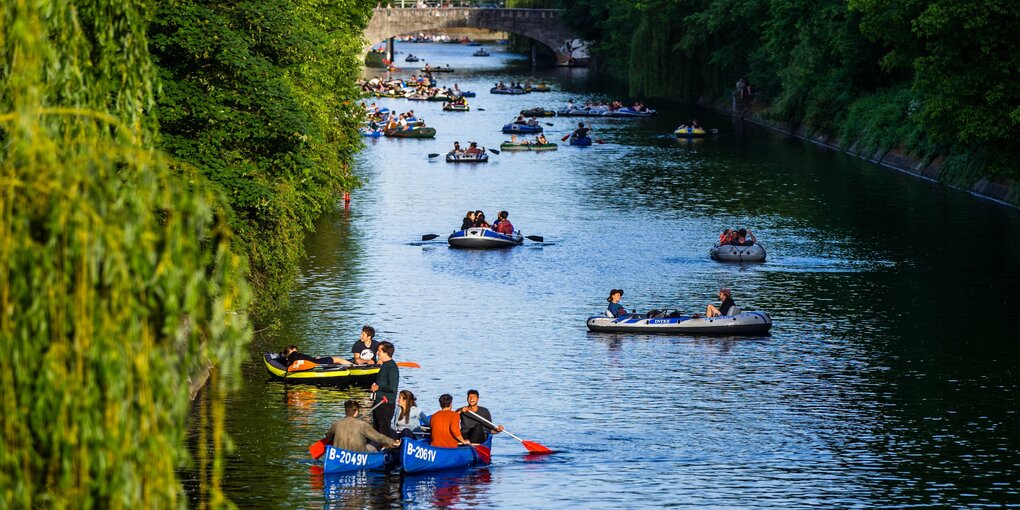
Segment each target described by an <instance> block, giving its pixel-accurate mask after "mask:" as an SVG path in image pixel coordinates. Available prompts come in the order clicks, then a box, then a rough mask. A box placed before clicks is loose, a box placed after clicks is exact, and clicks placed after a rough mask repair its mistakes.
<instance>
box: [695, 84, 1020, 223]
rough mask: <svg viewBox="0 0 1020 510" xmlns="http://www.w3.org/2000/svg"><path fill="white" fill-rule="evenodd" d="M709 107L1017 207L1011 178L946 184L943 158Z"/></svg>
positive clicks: (722, 106) (1019, 194) (730, 107)
mask: <svg viewBox="0 0 1020 510" xmlns="http://www.w3.org/2000/svg"><path fill="white" fill-rule="evenodd" d="M712 109H714V110H716V111H719V112H721V113H727V114H730V115H733V116H734V117H735V118H736V119H738V120H740V121H743V122H749V123H751V124H755V125H758V126H762V127H766V128H768V129H772V130H774V131H779V132H781V133H785V134H788V135H790V136H794V137H797V138H800V139H802V140H807V141H809V142H811V143H815V144H818V145H821V146H824V147H828V148H830V149H833V150H838V151H841V152H845V153H847V154H850V155H852V156H857V157H859V158H861V159H864V160H867V161H870V162H872V163H875V164H877V165H880V166H883V167H886V168H891V169H893V170H897V171H900V172H904V173H908V174H911V175H914V176H916V177H920V178H922V179H926V180H929V181H933V182H938V183H940V184H945V185H947V186H950V187H953V188H956V189H961V190H963V191H967V192H969V193H971V194H974V195H976V196H979V197H982V198H986V199H988V200H992V201H994V202H996V203H999V204H1002V205H1007V206H1011V207H1020V192H1015V191H1014V190H1017V189H1018V183H1016V182H1013V181H992V180H990V179H987V178H981V179H978V180H977V181H976V182H974V183H973V184H971V185H970V186H969V187H962V186H954V185H952V184H946V183H944V182H942V181H941V180H940V179H939V174H940V173H941V172H942V164H943V162H944V160H943V158H936V159H935V160H934V161H931V162H924V161H922V160H919V159H916V158H914V157H912V156H910V155H909V154H907V153H906V152H905V151H901V150H898V149H892V150H888V151H881V150H880V151H877V152H874V153H869V152H864V151H862V150H860V149H858V148H857V147H856V146H853V145H851V146H846V145H844V144H842V143H840V142H839V141H838V140H834V139H832V138H830V137H827V136H824V135H820V134H814V133H811V130H810V129H808V128H806V127H804V126H800V127H793V126H790V125H787V124H784V123H782V122H778V121H774V120H769V119H764V118H761V117H759V116H757V115H755V114H754V113H752V112H749V111H745V112H740V113H738V112H735V111H734V110H735V108H734V107H733V105H732V104H730V103H727V104H716V105H713V106H712Z"/></svg>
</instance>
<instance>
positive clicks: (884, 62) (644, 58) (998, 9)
mask: <svg viewBox="0 0 1020 510" xmlns="http://www.w3.org/2000/svg"><path fill="white" fill-rule="evenodd" d="M566 9H567V13H566V15H565V18H564V19H565V20H566V21H567V23H569V24H570V25H571V26H572V27H573V29H574V30H575V31H577V32H578V33H579V34H581V35H582V36H583V37H586V38H589V39H592V40H594V41H596V44H595V45H594V47H593V49H594V53H595V54H596V56H597V57H598V59H599V61H600V62H601V64H602V68H601V69H600V70H601V71H603V72H605V73H607V74H609V75H610V76H613V77H615V78H618V79H623V80H626V81H627V82H628V83H629V84H630V92H631V94H632V95H635V96H642V97H649V98H668V99H683V100H687V101H697V100H703V101H709V102H712V101H717V100H720V99H727V98H728V97H729V96H730V94H731V93H732V90H733V88H732V87H733V83H735V82H736V81H737V79H738V78H740V77H741V76H747V77H748V78H749V79H750V82H751V83H752V85H753V89H754V90H755V92H756V113H757V114H759V115H764V116H767V117H769V118H773V119H778V120H782V121H785V122H787V123H790V124H792V125H805V126H808V127H810V128H811V129H812V130H814V131H817V132H821V133H823V134H828V135H837V134H840V135H842V136H844V137H847V138H853V139H860V141H861V142H862V143H864V144H866V145H868V146H872V145H874V146H881V147H892V146H901V147H903V148H906V149H908V150H912V151H914V152H916V153H921V154H926V155H931V154H932V153H934V152H938V153H941V154H943V155H948V156H950V157H951V159H950V160H951V161H957V160H962V159H960V158H958V157H956V156H957V155H967V157H965V158H963V159H965V160H966V161H967V162H968V163H967V164H966V165H963V164H961V165H955V164H954V165H948V166H947V169H948V174H947V175H949V176H950V177H951V178H953V179H956V180H960V178H964V175H966V176H971V177H973V176H974V175H990V176H995V177H1008V178H1018V177H1020V169H1018V167H1017V166H1016V165H1015V164H1014V163H1013V161H1012V159H1013V157H1014V156H1013V155H1015V154H1017V153H1018V152H1020V80H1018V79H1017V78H1018V77H1017V73H1018V72H1020V53H1017V52H1015V51H1013V46H1014V43H1013V40H1014V39H1015V36H1014V33H1015V27H1016V26H1017V25H1018V21H1020V19H1018V18H1020V10H1017V9H1016V6H1015V5H1014V2H1011V1H1009V0H992V1H990V2H976V3H975V2H966V1H963V0H935V1H928V0H925V1H922V0H906V1H903V2H893V3H890V2H885V1H881V0H851V1H850V2H849V5H848V4H847V2H845V1H843V0H821V1H816V0H687V1H680V0H642V1H639V2H635V1H631V0H578V1H576V2H573V3H572V4H571V5H568V6H567V7H566ZM666 20H668V22H666ZM908 91H909V92H908ZM883 101H891V103H888V104H887V103H883ZM905 101H906V102H907V103H909V104H910V105H911V108H910V109H911V114H910V115H907V114H906V113H905V112H906V111H907V110H906V108H905V107H904V102H905ZM864 129H876V130H878V131H877V132H875V133H871V134H865V133H863V132H862V131H861V130H864ZM894 136H902V137H903V138H901V139H899V140H897V141H893V139H892V138H891V137H894ZM953 168H966V169H967V170H966V171H963V170H960V171H959V172H957V173H958V175H954V172H955V170H953ZM976 168H981V170H980V171H977V170H975V169H976Z"/></svg>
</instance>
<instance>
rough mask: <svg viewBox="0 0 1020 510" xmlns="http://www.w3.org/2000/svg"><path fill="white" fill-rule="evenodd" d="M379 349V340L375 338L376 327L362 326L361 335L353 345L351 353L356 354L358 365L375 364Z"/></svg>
mask: <svg viewBox="0 0 1020 510" xmlns="http://www.w3.org/2000/svg"><path fill="white" fill-rule="evenodd" d="M378 351H379V342H377V341H376V340H375V328H373V327H372V326H368V325H365V326H362V327H361V336H360V337H359V338H358V341H356V342H354V345H353V346H351V353H352V354H353V355H354V364H356V365H375V364H376V360H375V353H376V352H378Z"/></svg>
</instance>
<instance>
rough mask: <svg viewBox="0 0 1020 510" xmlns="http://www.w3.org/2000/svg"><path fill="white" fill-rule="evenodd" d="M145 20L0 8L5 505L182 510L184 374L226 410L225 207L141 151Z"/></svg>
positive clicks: (235, 285)
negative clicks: (206, 381) (203, 381)
mask: <svg viewBox="0 0 1020 510" xmlns="http://www.w3.org/2000/svg"><path fill="white" fill-rule="evenodd" d="M146 16H147V12H146V10H145V4H144V2H140V1H137V0H135V1H130V0H129V1H124V0H116V1H115V0H92V1H87V0H78V1H72V2H64V1H59V0H35V1H32V2H28V1H11V2H5V3H4V4H3V6H2V7H0V46H2V49H3V51H2V57H0V59H2V60H0V80H2V85H0V87H2V89H0V140H2V141H3V144H2V146H0V352H2V353H3V355H2V356H0V392H2V395H0V442H2V446H0V507H3V508H37V507H52V508H153V507H159V508H162V507H175V506H182V502H181V501H180V493H181V490H180V484H179V483H178V481H177V479H176V475H175V471H176V469H177V468H178V467H179V466H180V465H181V462H182V461H183V459H184V451H183V431H184V425H185V420H186V418H187V413H188V404H189V386H188V380H189V377H190V376H191V375H192V374H193V373H194V372H195V371H196V370H197V369H198V368H199V367H201V366H204V365H206V364H208V363H213V364H216V365H218V366H219V367H220V371H219V375H218V376H217V377H216V378H215V380H216V384H215V385H214V386H213V388H212V390H213V394H214V395H222V393H223V391H225V388H226V385H227V384H228V383H229V382H230V381H231V380H233V379H234V377H233V375H234V374H235V373H236V370H237V367H238V365H239V354H240V353H241V352H243V350H244V349H243V347H244V345H245V342H246V341H247V340H248V333H247V331H248V326H247V319H246V315H245V314H244V313H243V311H244V310H245V307H246V306H247V299H248V298H247V287H246V285H245V284H244V283H243V278H242V277H241V276H240V275H241V274H243V271H244V258H243V257H240V256H238V255H237V254H235V253H233V252H232V250H231V240H232V232H231V230H230V229H229V228H228V227H227V225H226V222H225V221H224V219H223V218H224V216H225V215H224V214H223V209H222V206H221V205H220V204H221V203H222V202H221V199H220V198H219V196H218V195H216V194H215V193H213V192H212V191H210V190H211V188H210V187H209V186H207V185H206V183H205V182H204V181H203V179H202V178H201V177H200V176H199V175H197V173H195V172H192V171H190V170H189V169H188V168H186V167H183V166H181V165H176V164H174V163H173V162H172V161H169V160H168V159H167V158H166V157H165V156H164V155H163V154H161V153H160V152H158V151H156V150H154V149H153V148H152V145H151V143H152V140H154V139H155V138H156V136H157V133H156V130H155V126H156V123H155V121H154V120H153V119H152V117H151V116H150V115H148V112H149V111H150V110H151V107H152V105H153V91H154V89H155V88H156V86H155V73H154V67H153V65H152V63H151V61H150V58H149V54H148V49H147V44H146V28H147V27H146ZM214 400H215V399H214ZM220 406H222V404H220ZM220 409H222V407H220ZM213 416H214V417H221V416H222V413H221V412H220V413H217V412H214V413H213ZM216 419H220V420H221V419H222V418H216ZM212 428H213V430H220V429H221V427H217V426H215V424H214V426H213V427H212ZM218 439H219V436H218V435H217V436H215V437H213V438H212V439H210V441H211V442H212V443H213V445H212V446H213V447H214V448H213V449H214V450H216V451H218V449H217V448H216V447H218V446H219V444H221V443H220V441H219V440H218ZM210 464H211V465H213V466H216V465H218V463H217V462H215V459H214V460H213V462H211V463H210ZM207 479H209V480H211V481H212V486H211V493H210V497H209V498H208V499H209V501H210V502H211V503H212V504H213V505H214V506H216V505H219V504H221V503H223V499H222V496H221V494H220V493H219V491H218V489H217V487H216V483H215V482H216V480H217V479H218V476H217V473H216V470H215V469H214V470H212V471H211V474H207Z"/></svg>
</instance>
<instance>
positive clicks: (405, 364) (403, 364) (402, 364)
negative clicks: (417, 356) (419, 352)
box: [397, 361, 421, 368]
mask: <svg viewBox="0 0 1020 510" xmlns="http://www.w3.org/2000/svg"><path fill="white" fill-rule="evenodd" d="M397 366H398V367H404V368H421V365H419V364H417V363H415V362H413V361H398V362H397Z"/></svg>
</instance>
